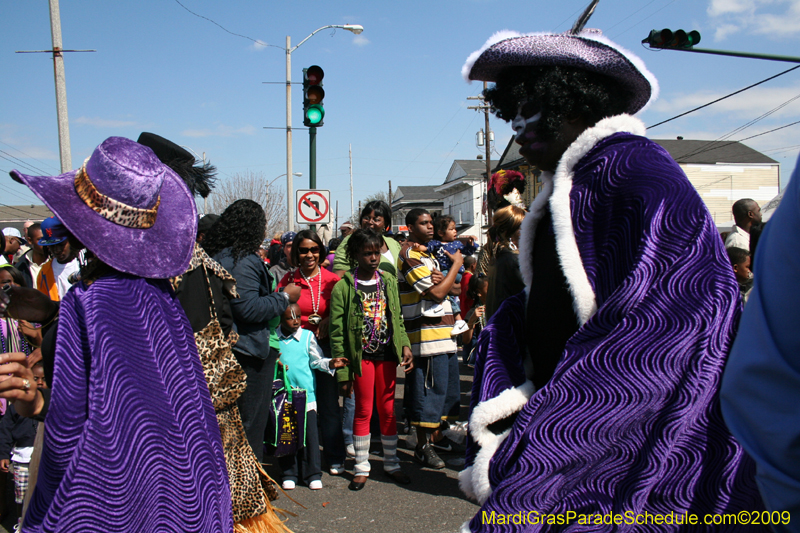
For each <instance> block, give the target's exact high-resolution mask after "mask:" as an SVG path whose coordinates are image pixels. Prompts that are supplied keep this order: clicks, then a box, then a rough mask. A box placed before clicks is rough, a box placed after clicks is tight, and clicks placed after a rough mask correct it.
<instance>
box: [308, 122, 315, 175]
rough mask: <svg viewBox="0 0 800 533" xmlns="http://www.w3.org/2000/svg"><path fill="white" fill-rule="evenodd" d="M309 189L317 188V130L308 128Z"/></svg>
mask: <svg viewBox="0 0 800 533" xmlns="http://www.w3.org/2000/svg"><path fill="white" fill-rule="evenodd" d="M308 148H309V154H308V188H309V189H316V188H317V128H315V127H314V126H311V127H310V128H308Z"/></svg>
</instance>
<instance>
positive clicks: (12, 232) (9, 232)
mask: <svg viewBox="0 0 800 533" xmlns="http://www.w3.org/2000/svg"><path fill="white" fill-rule="evenodd" d="M3 235H5V236H6V237H16V238H17V239H19V242H21V243H22V244H28V241H26V240H25V239H23V238H22V233H20V232H19V230H18V229H17V228H12V227H8V228H3Z"/></svg>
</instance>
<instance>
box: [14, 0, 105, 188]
mask: <svg viewBox="0 0 800 533" xmlns="http://www.w3.org/2000/svg"><path fill="white" fill-rule="evenodd" d="M50 36H51V38H52V40H53V49H52V50H17V53H18V54H41V53H48V54H53V71H54V76H55V83H56V114H57V117H58V151H59V153H60V156H61V172H62V173H64V172H69V171H70V170H72V153H71V151H70V145H69V117H68V116H67V82H66V77H65V74H64V56H63V55H61V54H62V53H63V52H94V51H95V50H64V49H63V48H62V47H61V12H60V11H59V8H58V0H50Z"/></svg>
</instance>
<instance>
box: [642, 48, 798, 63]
mask: <svg viewBox="0 0 800 533" xmlns="http://www.w3.org/2000/svg"><path fill="white" fill-rule="evenodd" d="M651 48H652V47H651ZM656 48H658V49H659V50H679V51H681V52H697V53H698V54H713V55H718V56H731V57H747V58H750V59H768V60H770V61H784V62H786V63H800V57H793V56H779V55H774V54H753V53H750V52H736V51H733V50H710V49H707V48H660V47H656Z"/></svg>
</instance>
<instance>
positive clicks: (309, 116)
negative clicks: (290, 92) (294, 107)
mask: <svg viewBox="0 0 800 533" xmlns="http://www.w3.org/2000/svg"><path fill="white" fill-rule="evenodd" d="M323 117H325V109H324V108H323V107H322V106H321V105H318V104H314V105H310V106H308V109H307V110H306V120H307V121H308V123H309V124H312V125H314V124H319V123H320V122H322V119H323Z"/></svg>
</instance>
